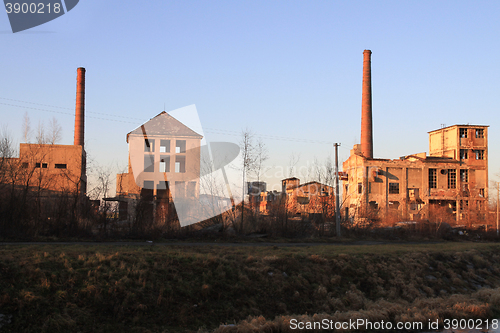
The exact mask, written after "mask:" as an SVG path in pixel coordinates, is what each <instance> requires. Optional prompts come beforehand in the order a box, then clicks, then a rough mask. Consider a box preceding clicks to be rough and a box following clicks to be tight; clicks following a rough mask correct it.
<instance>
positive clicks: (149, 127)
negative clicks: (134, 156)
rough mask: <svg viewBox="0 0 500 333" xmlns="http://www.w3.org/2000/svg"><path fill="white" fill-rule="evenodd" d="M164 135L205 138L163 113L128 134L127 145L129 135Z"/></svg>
mask: <svg viewBox="0 0 500 333" xmlns="http://www.w3.org/2000/svg"><path fill="white" fill-rule="evenodd" d="M131 134H132V135H140V136H144V135H164V136H174V137H175V136H179V137H182V136H191V137H194V138H199V139H201V138H203V136H202V135H200V134H198V133H196V132H195V131H193V130H192V129H190V128H189V127H187V126H186V125H184V124H183V123H181V122H180V121H178V120H177V119H175V118H174V117H172V116H171V115H169V114H168V113H167V112H165V111H162V112H161V113H159V114H158V115H156V116H155V117H153V118H151V119H150V120H148V121H147V122H145V123H144V124H142V125H141V126H139V127H137V128H136V129H135V130H133V131H132V132H129V133H127V143H128V137H129V135H131Z"/></svg>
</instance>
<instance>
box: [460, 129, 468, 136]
mask: <svg viewBox="0 0 500 333" xmlns="http://www.w3.org/2000/svg"><path fill="white" fill-rule="evenodd" d="M460 137H461V138H467V128H461V129H460Z"/></svg>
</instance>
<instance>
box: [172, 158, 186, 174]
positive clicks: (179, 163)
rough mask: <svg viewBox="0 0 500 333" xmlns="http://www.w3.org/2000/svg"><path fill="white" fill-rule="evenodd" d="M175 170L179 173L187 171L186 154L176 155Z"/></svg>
mask: <svg viewBox="0 0 500 333" xmlns="http://www.w3.org/2000/svg"><path fill="white" fill-rule="evenodd" d="M175 172H177V173H184V172H186V156H176V157H175Z"/></svg>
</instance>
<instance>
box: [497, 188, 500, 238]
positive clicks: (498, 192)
mask: <svg viewBox="0 0 500 333" xmlns="http://www.w3.org/2000/svg"><path fill="white" fill-rule="evenodd" d="M499 203H500V183H499V182H497V237H498V204H499Z"/></svg>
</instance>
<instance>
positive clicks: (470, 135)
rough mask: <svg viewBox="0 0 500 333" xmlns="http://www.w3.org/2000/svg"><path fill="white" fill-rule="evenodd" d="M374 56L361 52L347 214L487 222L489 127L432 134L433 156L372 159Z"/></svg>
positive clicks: (361, 218)
mask: <svg viewBox="0 0 500 333" xmlns="http://www.w3.org/2000/svg"><path fill="white" fill-rule="evenodd" d="M371 54H372V52H371V51H370V50H365V51H364V52H363V88H362V103H361V105H362V106H361V144H359V145H355V146H354V148H353V149H352V150H351V154H350V156H349V158H348V159H347V160H346V161H345V162H344V163H343V173H342V176H343V177H342V180H344V185H343V186H344V188H343V202H344V203H343V213H344V216H345V217H346V218H348V219H350V220H351V221H352V222H353V223H363V222H368V221H370V220H372V221H373V220H377V219H379V220H381V219H382V218H384V219H385V221H389V222H390V221H391V220H393V221H397V220H421V219H428V218H429V217H432V215H435V216H434V217H437V215H438V214H450V215H451V214H454V215H455V219H456V220H457V221H460V220H463V222H465V223H467V224H470V221H471V220H472V219H471V217H473V218H474V219H473V220H476V221H478V220H479V221H481V219H484V218H485V209H486V205H487V202H488V126H482V125H453V126H448V127H444V128H440V129H438V130H434V131H431V132H429V155H427V154H426V153H419V154H413V155H407V156H403V157H401V158H399V159H395V160H389V159H379V158H374V157H373V125H372V90H371ZM472 215H474V216H472ZM463 222H462V223H463Z"/></svg>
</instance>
